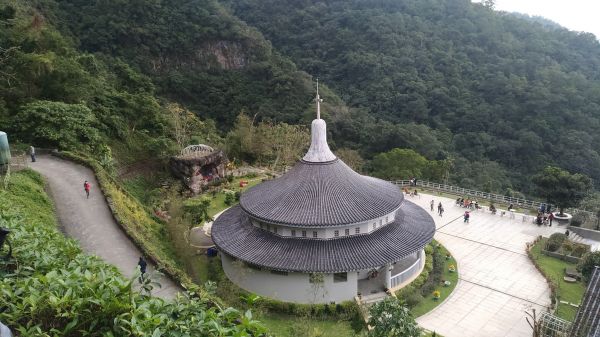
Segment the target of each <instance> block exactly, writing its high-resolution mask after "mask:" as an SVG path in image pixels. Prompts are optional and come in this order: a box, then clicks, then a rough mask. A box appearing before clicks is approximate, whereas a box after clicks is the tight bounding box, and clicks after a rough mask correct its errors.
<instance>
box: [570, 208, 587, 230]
mask: <svg viewBox="0 0 600 337" xmlns="http://www.w3.org/2000/svg"><path fill="white" fill-rule="evenodd" d="M588 219H589V216H588V214H587V213H583V212H580V213H575V214H574V215H573V217H572V218H571V223H570V225H571V226H575V227H581V225H583V224H584V223H585V222H586V221H588Z"/></svg>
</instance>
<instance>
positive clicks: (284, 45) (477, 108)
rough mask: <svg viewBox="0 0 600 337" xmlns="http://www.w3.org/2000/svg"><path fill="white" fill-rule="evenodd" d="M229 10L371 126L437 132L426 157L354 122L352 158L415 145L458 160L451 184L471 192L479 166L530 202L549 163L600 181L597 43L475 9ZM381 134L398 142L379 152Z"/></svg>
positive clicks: (449, 1)
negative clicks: (533, 182)
mask: <svg viewBox="0 0 600 337" xmlns="http://www.w3.org/2000/svg"><path fill="white" fill-rule="evenodd" d="M229 6H230V7H231V9H232V11H233V13H234V14H235V15H237V16H239V17H240V18H242V19H243V20H245V21H246V22H247V23H248V24H250V25H253V26H256V27H258V28H259V29H260V31H261V32H262V33H263V34H265V36H266V37H267V38H268V39H269V40H270V41H271V42H272V43H273V45H274V47H275V48H277V50H279V51H280V52H281V53H283V54H284V55H286V56H289V57H291V58H292V59H293V61H294V62H295V63H296V64H297V65H298V67H299V68H301V69H303V70H305V71H307V72H309V73H311V74H313V75H315V76H318V77H320V78H321V79H323V81H324V82H325V83H327V84H328V85H329V86H330V87H331V88H333V89H334V90H335V91H336V92H337V93H338V94H339V95H340V96H341V98H342V99H343V100H344V101H345V102H346V103H347V104H348V105H349V106H350V107H351V108H358V109H361V110H362V111H363V113H362V114H363V115H368V116H372V117H371V118H372V121H373V122H374V123H376V122H375V121H376V120H381V121H387V122H390V123H393V124H403V125H407V124H410V123H416V124H417V125H413V126H412V128H413V129H418V128H425V130H427V129H426V128H431V129H432V131H429V132H426V133H428V134H429V135H430V137H432V138H433V140H432V141H430V142H426V143H425V146H424V147H425V148H418V147H417V146H415V145H416V144H403V143H402V137H395V133H394V132H388V131H387V128H384V129H383V130H382V131H379V130H378V129H377V128H374V127H371V125H372V124H371V123H370V121H368V117H364V116H361V117H359V118H353V119H345V120H343V121H336V125H338V127H336V128H335V129H334V130H332V131H333V132H334V133H339V134H340V135H339V136H337V137H336V139H341V140H343V144H340V145H343V146H344V147H351V148H356V149H360V150H361V151H362V153H363V155H365V156H370V155H374V154H375V153H373V151H375V152H381V151H388V150H390V149H391V148H393V147H405V146H407V145H408V146H407V147H411V148H414V149H417V150H418V151H419V152H421V153H422V154H424V155H425V156H427V157H428V158H429V159H440V158H445V157H452V158H454V159H455V170H454V172H453V173H454V177H453V176H452V175H451V176H450V179H452V180H454V181H455V182H458V183H461V184H463V185H466V186H473V185H478V183H477V180H478V179H479V178H478V177H477V174H476V175H474V176H471V177H469V176H467V175H465V174H464V172H466V171H471V169H470V167H472V166H473V165H477V166H479V167H481V168H484V170H486V169H485V167H489V171H490V174H489V175H488V177H487V178H488V179H489V178H492V179H493V178H494V177H495V176H497V177H498V178H499V179H500V181H501V182H502V178H504V177H508V178H509V181H510V182H511V183H512V184H513V185H514V186H515V187H516V188H518V189H523V190H524V191H527V192H529V191H530V185H529V183H528V177H529V176H530V175H531V174H532V173H534V172H536V171H539V170H540V169H542V168H543V167H544V166H546V165H547V164H550V163H552V164H555V165H558V166H561V167H563V168H566V169H568V170H570V171H574V172H581V173H584V174H587V175H590V176H591V177H593V178H594V179H595V180H596V181H599V178H600V155H599V152H600V147H599V145H598V144H599V140H600V139H599V137H600V136H599V135H600V134H599V133H598V132H597V130H598V126H600V44H599V43H598V41H597V40H596V38H595V37H594V35H592V34H590V33H576V32H571V31H568V30H566V29H560V28H556V27H555V26H552V25H548V24H547V23H538V22H535V20H531V19H523V18H522V17H518V16H516V15H512V14H509V13H502V12H497V11H494V10H493V9H491V8H489V7H485V6H483V5H481V4H473V3H471V2H470V1H468V0H425V1H424V0H394V1H389V0H343V1H342V0H338V1H335V0H334V1H327V2H324V1H317V0H306V1H293V0H283V1H282V0H277V1H275V0H240V1H237V0H236V1H229ZM538 21H539V20H538ZM349 134H351V136H349ZM380 135H381V136H384V137H389V138H390V139H389V140H388V142H387V143H384V142H381V143H380V145H379V146H380V147H375V148H374V144H373V143H374V141H375V142H377V141H376V139H377V138H378V137H379V136H380ZM398 138H399V139H400V140H397V139H398ZM465 159H466V161H465ZM495 163H499V164H500V165H496V164H495ZM488 179H484V180H488ZM504 183H507V185H508V181H507V180H504ZM504 187H507V186H504Z"/></svg>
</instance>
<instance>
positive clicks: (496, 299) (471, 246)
mask: <svg viewBox="0 0 600 337" xmlns="http://www.w3.org/2000/svg"><path fill="white" fill-rule="evenodd" d="M406 199H407V200H410V201H412V202H415V203H416V204H418V205H420V206H421V207H423V208H425V209H427V210H429V203H430V201H431V200H432V199H433V200H435V205H436V207H435V209H434V212H432V216H433V218H434V219H435V222H436V227H437V232H436V234H435V239H436V240H438V241H439V242H440V243H442V244H443V245H444V246H445V247H446V248H447V249H448V250H449V251H450V252H451V253H452V255H453V256H454V257H455V259H456V262H457V265H458V271H459V282H458V285H457V286H456V288H455V290H454V292H453V293H452V294H451V295H450V297H449V298H448V299H447V300H446V301H445V302H444V303H442V304H440V305H439V306H438V307H437V308H436V309H435V310H433V311H431V312H429V313H428V314H425V315H423V316H421V317H419V318H418V319H417V322H418V323H419V324H420V325H421V326H423V327H424V328H426V329H428V330H431V331H436V332H438V333H440V334H442V335H443V336H445V337H469V336H473V337H475V336H477V337H480V336H486V337H496V336H498V337H500V336H503V337H504V336H506V337H518V336H531V329H530V327H529V325H528V324H527V322H526V321H525V311H526V310H530V309H531V308H535V309H536V310H546V309H545V308H546V307H548V306H549V305H550V289H549V288H548V285H547V283H546V281H545V279H544V278H543V277H542V275H541V274H540V273H539V272H538V271H537V270H536V269H535V266H534V265H533V263H532V262H531V261H530V260H529V258H528V257H527V254H526V251H525V244H526V243H527V242H531V241H533V240H534V239H535V237H537V236H538V235H544V236H549V235H550V234H552V233H554V232H564V231H565V227H564V226H556V224H554V225H553V226H552V227H547V226H542V227H538V226H536V225H534V224H532V220H531V216H529V217H528V218H527V220H526V221H523V216H522V214H518V213H517V214H514V215H513V216H511V215H510V214H509V213H508V212H507V214H506V215H505V216H500V212H498V214H496V215H493V214H491V213H490V212H489V211H483V210H480V211H473V212H471V218H470V221H469V223H464V222H463V217H462V215H463V214H464V211H465V209H464V208H462V207H460V206H456V205H455V200H453V199H448V198H443V197H438V196H432V195H427V194H423V195H421V196H420V197H410V196H407V197H406ZM439 202H442V205H443V206H444V209H445V212H444V215H443V217H439V216H438V215H437V214H436V213H437V204H438V203H439ZM482 205H485V206H487V205H488V203H487V202H483V203H482Z"/></svg>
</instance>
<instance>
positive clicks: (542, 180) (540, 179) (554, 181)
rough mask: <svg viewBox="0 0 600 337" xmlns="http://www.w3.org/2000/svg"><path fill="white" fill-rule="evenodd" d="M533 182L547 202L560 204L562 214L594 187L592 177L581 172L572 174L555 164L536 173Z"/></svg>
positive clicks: (575, 204) (577, 203)
mask: <svg viewBox="0 0 600 337" xmlns="http://www.w3.org/2000/svg"><path fill="white" fill-rule="evenodd" d="M533 183H534V184H535V185H536V187H537V190H538V193H539V194H540V195H541V196H543V197H544V198H545V199H546V201H547V202H549V203H551V204H555V205H557V206H558V208H559V210H560V215H561V216H562V215H563V214H564V209H565V208H568V207H576V206H577V205H579V203H580V202H581V201H582V200H583V198H585V197H586V196H587V195H588V194H589V192H590V190H591V189H592V179H590V177H588V176H586V175H584V174H581V173H575V174H571V173H569V172H568V171H565V170H563V169H561V168H559V167H554V166H548V167H546V168H545V169H544V170H543V171H542V172H540V173H539V174H537V175H535V176H534V177H533Z"/></svg>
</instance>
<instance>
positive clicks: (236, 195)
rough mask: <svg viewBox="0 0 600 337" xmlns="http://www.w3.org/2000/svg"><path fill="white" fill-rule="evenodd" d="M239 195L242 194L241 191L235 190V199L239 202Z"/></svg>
mask: <svg viewBox="0 0 600 337" xmlns="http://www.w3.org/2000/svg"><path fill="white" fill-rule="evenodd" d="M241 196H242V193H241V192H240V191H236V192H235V201H236V202H239V201H240V197H241Z"/></svg>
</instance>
